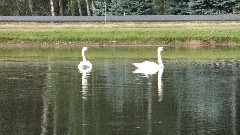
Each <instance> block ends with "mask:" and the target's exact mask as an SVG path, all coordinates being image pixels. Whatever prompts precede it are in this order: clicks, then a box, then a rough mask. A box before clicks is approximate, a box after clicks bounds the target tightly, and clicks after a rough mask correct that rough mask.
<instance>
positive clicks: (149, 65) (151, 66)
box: [133, 47, 164, 75]
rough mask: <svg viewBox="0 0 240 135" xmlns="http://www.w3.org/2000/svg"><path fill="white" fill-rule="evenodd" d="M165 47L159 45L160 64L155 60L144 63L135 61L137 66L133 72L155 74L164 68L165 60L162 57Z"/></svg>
mask: <svg viewBox="0 0 240 135" xmlns="http://www.w3.org/2000/svg"><path fill="white" fill-rule="evenodd" d="M162 50H163V47H158V49H157V51H158V64H157V63H155V62H150V61H144V62H142V63H133V65H134V66H135V67H136V68H137V69H136V70H135V71H134V72H133V73H142V74H145V75H149V74H155V73H157V72H158V71H159V69H160V68H163V67H164V66H163V62H162V58H161V54H160V53H161V51H162Z"/></svg>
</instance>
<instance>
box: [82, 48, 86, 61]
mask: <svg viewBox="0 0 240 135" xmlns="http://www.w3.org/2000/svg"><path fill="white" fill-rule="evenodd" d="M84 52H85V51H84V50H82V58H83V61H86V58H85V55H84Z"/></svg>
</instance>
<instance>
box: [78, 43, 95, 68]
mask: <svg viewBox="0 0 240 135" xmlns="http://www.w3.org/2000/svg"><path fill="white" fill-rule="evenodd" d="M86 50H87V47H83V48H82V58H83V60H82V61H81V62H80V63H79V65H78V69H79V71H80V72H85V73H87V72H90V71H91V70H92V64H91V63H90V62H89V61H87V60H86V58H85V55H84V52H85V51H86Z"/></svg>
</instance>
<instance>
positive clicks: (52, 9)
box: [50, 0, 56, 16]
mask: <svg viewBox="0 0 240 135" xmlns="http://www.w3.org/2000/svg"><path fill="white" fill-rule="evenodd" d="M50 6H51V15H52V16H55V15H56V14H55V7H54V0H50Z"/></svg>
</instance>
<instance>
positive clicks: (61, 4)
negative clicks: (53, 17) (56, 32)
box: [59, 0, 64, 16]
mask: <svg viewBox="0 0 240 135" xmlns="http://www.w3.org/2000/svg"><path fill="white" fill-rule="evenodd" d="M59 8H60V9H59V14H60V16H63V15H64V14H63V2H62V0H59Z"/></svg>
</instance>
